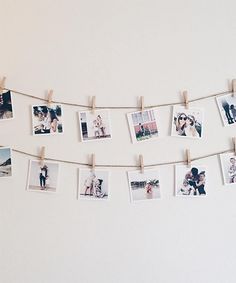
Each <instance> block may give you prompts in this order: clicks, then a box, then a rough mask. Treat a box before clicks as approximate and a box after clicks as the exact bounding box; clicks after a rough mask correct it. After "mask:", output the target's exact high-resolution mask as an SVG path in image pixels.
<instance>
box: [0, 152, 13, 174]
mask: <svg viewBox="0 0 236 283" xmlns="http://www.w3.org/2000/svg"><path fill="white" fill-rule="evenodd" d="M11 176H12V157H11V149H10V148H9V147H1V148H0V178H3V177H11Z"/></svg>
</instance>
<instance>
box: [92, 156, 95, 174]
mask: <svg viewBox="0 0 236 283" xmlns="http://www.w3.org/2000/svg"><path fill="white" fill-rule="evenodd" d="M91 166H92V172H94V171H95V154H94V153H93V154H92V165H91Z"/></svg>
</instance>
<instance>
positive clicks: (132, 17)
mask: <svg viewBox="0 0 236 283" xmlns="http://www.w3.org/2000/svg"><path fill="white" fill-rule="evenodd" d="M0 4H1V17H0V26H1V39H2V40H1V52H0V75H6V76H7V86H8V87H10V88H12V89H17V90H20V91H25V92H27V93H30V94H34V95H36V96H40V97H44V95H45V91H46V90H47V89H50V88H53V89H54V92H55V99H56V100H62V101H68V102H75V103H87V101H88V96H91V95H96V97H97V104H98V105H131V106H132V105H136V103H137V97H138V96H140V95H145V103H146V104H147V105H148V104H159V103H168V102H177V101H180V93H179V92H180V91H181V90H184V89H187V90H188V91H189V94H190V96H191V98H197V97H200V96H204V95H208V94H211V93H215V92H218V91H224V90H226V89H227V88H228V80H229V79H232V78H234V77H235V76H236V71H235V70H236V55H235V50H236V48H235V47H236V17H235V9H236V2H235V1H234V0H224V1H223V0H214V1H213V0H208V1H201V0H198V1H194V0H188V1H187V0H179V1H173V0H172V1H169V0H165V1H160V0H156V1H155V0H120V1H113V0H100V1H95V0H86V1H85V0H84V1H82V0H79V1H78V0H70V1H64V0H61V1H48V0H41V1H32V0H22V1H14V0H1V1H0ZM14 102H15V116H16V118H15V120H14V121H8V122H4V123H3V122H1V123H0V132H1V141H0V143H1V144H3V145H11V146H12V147H13V148H17V149H21V150H25V151H27V152H30V153H32V154H37V153H38V150H39V148H40V146H42V145H45V146H46V154H47V155H48V156H49V157H51V158H58V159H66V160H74V161H82V162H87V161H88V155H89V154H90V153H92V152H96V161H97V162H98V163H104V164H106V163H119V164H135V162H136V160H137V155H138V154H139V153H143V155H144V161H145V163H146V164H149V163H155V162H164V161H171V160H179V159H182V158H183V151H184V149H185V148H187V147H190V148H191V152H192V156H193V157H196V156H199V155H204V154H208V153H213V152H217V151H221V150H224V149H227V148H229V147H230V146H231V137H232V136H234V135H235V128H234V127H227V128H223V127H222V122H221V119H220V116H219V113H218V110H217V107H216V103H215V101H214V99H207V100H205V101H201V102H197V103H194V104H193V105H194V106H201V107H204V108H205V109H206V113H205V121H206V123H205V125H204V126H205V131H204V133H205V136H204V138H203V139H202V140H199V141H192V140H183V139H176V138H171V137H169V136H168V133H169V125H170V117H171V115H170V108H169V107H165V108H161V109H159V116H160V117H161V124H162V136H163V137H162V138H161V139H160V140H156V141H153V142H149V143H147V142H145V143H142V144H135V145H133V144H131V142H130V136H129V131H128V127H127V124H126V117H125V113H126V111H113V112H112V113H111V119H112V126H113V127H112V133H113V139H112V141H107V142H104V143H97V144H96V145H95V143H92V142H90V143H80V142H79V130H78V121H77V115H76V111H77V110H78V108H77V107H69V106H66V107H64V122H65V134H64V135H62V136H53V137H45V136H44V137H42V136H40V137H35V136H32V135H31V122H30V121H31V120H30V107H29V105H31V104H36V103H38V102H39V101H37V100H34V99H29V98H26V97H23V96H20V95H15V96H14ZM201 163H203V164H204V165H206V166H208V168H209V172H208V176H209V177H208V184H209V189H208V197H207V198H205V199H199V198H198V199H187V200H186V199H182V198H175V197H173V192H174V170H173V167H172V166H163V167H162V168H161V177H162V184H161V186H162V200H161V201H158V202H154V201H152V202H149V203H143V202H142V203H140V204H137V205H131V204H130V202H129V188H128V182H127V176H126V172H125V170H122V169H113V170H111V199H110V201H108V202H93V201H91V202H88V201H86V202H83V201H77V200H76V187H77V167H76V166H74V165H69V164H61V176H60V188H59V189H60V190H61V193H60V194H53V195H51V194H50V195H49V194H35V193H28V192H26V191H25V186H26V179H27V168H28V157H27V156H24V155H21V154H18V153H14V169H15V170H14V178H12V179H10V180H8V179H6V178H4V179H1V180H0V225H1V233H0V254H1V256H0V279H1V280H0V281H1V282H4V283H31V282H34V283H49V282H50V283H51V282H52V283H54V282H57V283H64V282H70V283H74V282H81V283H93V282H96V283H97V282H102V283H111V282H114V283H120V282H122V283H123V282H125V283H131V282H132V283H133V282H135V283H143V282H145V283H146V282H148V283H152V282H155V283H156V282H161V283H163V282H168V283H173V282H178V283H189V282H191V283H192V282H193V283H199V282H201V283H205V282H207V283H209V282H214V283H219V282H223V283H225V282H227V283H231V282H235V275H236V271H235V260H236V247H235V237H236V229H235V219H236V208H235V200H236V190H235V189H236V188H229V187H227V189H226V188H225V187H223V186H222V176H221V173H220V164H219V160H218V158H217V157H212V158H208V159H205V160H202V161H201V162H198V164H201Z"/></svg>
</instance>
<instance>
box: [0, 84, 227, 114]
mask: <svg viewBox="0 0 236 283" xmlns="http://www.w3.org/2000/svg"><path fill="white" fill-rule="evenodd" d="M4 90H8V91H11V92H13V93H16V94H19V95H22V96H26V97H29V98H32V99H37V100H41V101H45V102H48V100H47V99H46V98H42V97H39V96H36V95H31V94H28V93H24V92H21V91H17V90H14V89H10V88H4ZM229 93H232V90H229V91H223V92H219V93H214V94H209V95H207V96H202V97H199V98H194V99H189V103H191V102H195V101H199V100H204V99H208V98H212V97H217V96H222V95H226V94H229ZM52 103H58V104H62V105H67V106H76V107H81V108H87V109H92V108H93V106H90V105H85V104H79V103H71V102H65V101H56V100H52ZM181 104H183V102H172V103H162V104H157V105H149V106H145V107H144V108H145V109H149V108H159V107H166V106H174V105H181ZM96 109H140V107H138V106H96Z"/></svg>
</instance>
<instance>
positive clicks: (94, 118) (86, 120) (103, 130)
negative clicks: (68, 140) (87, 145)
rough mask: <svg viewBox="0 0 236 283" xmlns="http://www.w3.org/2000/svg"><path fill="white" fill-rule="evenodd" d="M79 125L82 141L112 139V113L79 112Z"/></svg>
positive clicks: (105, 111) (103, 111) (101, 111)
mask: <svg viewBox="0 0 236 283" xmlns="http://www.w3.org/2000/svg"><path fill="white" fill-rule="evenodd" d="M78 115H79V124H80V133H81V140H82V141H98V140H107V139H111V137H112V134H111V123H110V112H109V111H108V110H96V111H94V112H92V111H84V112H79V113H78Z"/></svg>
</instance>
